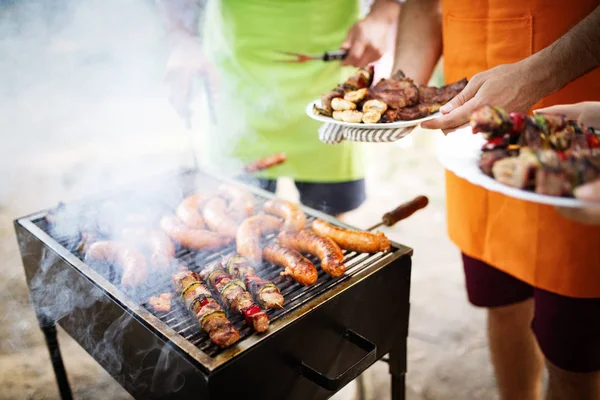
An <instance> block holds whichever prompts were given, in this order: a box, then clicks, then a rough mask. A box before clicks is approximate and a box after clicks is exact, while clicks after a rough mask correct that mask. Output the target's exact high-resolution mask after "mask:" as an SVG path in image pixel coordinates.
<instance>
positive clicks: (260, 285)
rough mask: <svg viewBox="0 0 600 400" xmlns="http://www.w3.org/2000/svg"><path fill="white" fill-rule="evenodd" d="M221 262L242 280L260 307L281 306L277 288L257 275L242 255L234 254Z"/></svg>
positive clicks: (232, 274) (282, 299)
mask: <svg viewBox="0 0 600 400" xmlns="http://www.w3.org/2000/svg"><path fill="white" fill-rule="evenodd" d="M223 263H224V264H225V265H226V267H227V271H228V272H229V273H230V274H231V276H233V277H234V278H239V279H243V280H244V282H245V283H246V287H247V288H248V290H249V291H250V293H252V295H253V296H254V297H255V298H256V300H257V301H258V303H259V304H260V306H261V307H263V308H266V309H271V308H281V307H283V302H284V298H283V296H282V294H281V293H280V292H279V288H278V287H277V286H275V284H273V283H272V282H269V281H267V280H264V279H262V278H260V277H259V276H257V275H256V272H255V270H254V268H252V266H251V265H250V263H249V262H248V260H246V259H245V258H244V257H242V256H238V255H234V256H232V257H229V259H226V260H223Z"/></svg>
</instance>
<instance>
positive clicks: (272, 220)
mask: <svg viewBox="0 0 600 400" xmlns="http://www.w3.org/2000/svg"><path fill="white" fill-rule="evenodd" d="M282 225H283V222H282V221H281V219H279V218H277V217H274V216H272V215H267V214H257V215H253V216H252V217H249V218H246V219H245V220H244V221H243V222H242V223H241V224H240V226H239V228H238V230H237V234H236V237H235V238H236V245H237V252H238V253H239V254H240V255H242V256H244V257H246V258H247V259H248V261H250V262H251V263H255V264H258V263H260V262H261V260H262V253H263V252H262V249H261V245H260V238H261V236H262V235H266V234H268V233H273V232H277V231H279V230H280V229H281V226H282Z"/></svg>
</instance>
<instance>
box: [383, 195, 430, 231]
mask: <svg viewBox="0 0 600 400" xmlns="http://www.w3.org/2000/svg"><path fill="white" fill-rule="evenodd" d="M427 204H429V199H428V198H427V197H426V196H417V197H415V198H414V199H412V200H410V201H407V202H406V203H403V204H400V205H399V206H398V207H396V208H394V209H393V210H392V211H390V212H387V213H385V214H384V215H383V217H381V220H382V221H383V224H384V225H385V226H392V225H394V224H395V223H396V222H398V221H401V220H403V219H405V218H408V217H410V216H411V215H413V214H414V213H415V212H417V211H419V210H420V209H422V208H425V207H427Z"/></svg>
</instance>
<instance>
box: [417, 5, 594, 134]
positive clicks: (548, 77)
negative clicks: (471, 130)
mask: <svg viewBox="0 0 600 400" xmlns="http://www.w3.org/2000/svg"><path fill="white" fill-rule="evenodd" d="M599 65H600V6H598V7H597V8H596V9H595V10H594V11H592V12H591V13H590V14H589V15H588V16H587V17H585V18H584V19H583V20H581V21H580V22H579V23H578V24H577V25H575V26H574V27H573V28H572V29H571V30H569V31H568V32H567V33H565V34H564V35H563V36H562V37H560V38H559V39H558V40H556V41H555V42H554V43H552V44H551V45H550V46H548V47H546V48H545V49H543V50H541V51H539V52H537V53H535V54H533V55H532V56H530V57H528V58H526V59H524V60H521V61H519V62H517V63H514V64H504V65H499V66H497V67H495V68H492V69H490V70H487V71H484V72H481V73H479V74H476V75H475V76H473V78H472V79H471V80H470V81H469V83H468V85H467V87H465V89H464V90H463V91H462V92H461V93H460V94H458V95H457V96H456V97H455V98H454V99H452V100H451V101H450V102H449V103H448V104H446V105H445V106H444V107H442V109H441V110H440V111H441V112H442V114H444V115H443V116H442V117H440V118H437V119H434V120H430V121H426V122H424V123H423V124H422V126H423V127H424V128H428V129H451V128H456V127H458V126H461V125H463V124H465V123H467V122H468V121H469V117H470V115H471V113H472V112H473V110H475V108H477V107H479V106H481V105H484V104H493V105H497V106H500V107H503V108H504V109H505V110H507V111H519V112H527V111H528V110H529V109H530V108H531V107H532V106H533V105H534V104H535V103H536V102H538V101H539V100H540V99H541V98H542V97H545V96H547V95H549V94H551V93H553V92H555V91H557V90H559V89H561V88H562V87H564V86H565V85H567V84H568V83H569V82H571V81H573V80H574V79H576V78H578V77H580V76H581V75H584V74H585V73H587V72H589V71H591V70H592V69H594V68H596V67H597V66H599Z"/></svg>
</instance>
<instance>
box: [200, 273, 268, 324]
mask: <svg viewBox="0 0 600 400" xmlns="http://www.w3.org/2000/svg"><path fill="white" fill-rule="evenodd" d="M200 278H201V279H202V280H203V281H205V282H206V283H208V285H210V287H212V288H213V290H214V291H216V292H217V293H219V296H220V297H221V301H222V302H223V303H224V304H225V305H227V307H229V309H230V310H232V311H235V312H237V313H238V314H241V315H243V316H244V319H245V320H246V323H247V324H248V325H250V326H252V328H253V329H254V330H255V331H256V332H264V331H266V330H267V329H269V316H268V315H267V314H266V313H265V312H264V311H263V310H261V309H260V307H259V306H257V305H256V304H255V303H254V300H253V299H252V295H251V294H250V293H249V292H248V291H247V290H246V285H244V282H242V280H241V279H239V278H238V279H234V278H233V277H232V276H231V275H230V274H229V273H228V272H227V271H226V270H225V268H224V267H223V265H222V264H221V263H220V262H215V263H213V264H211V265H209V266H207V267H206V268H204V269H203V270H202V272H200Z"/></svg>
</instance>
